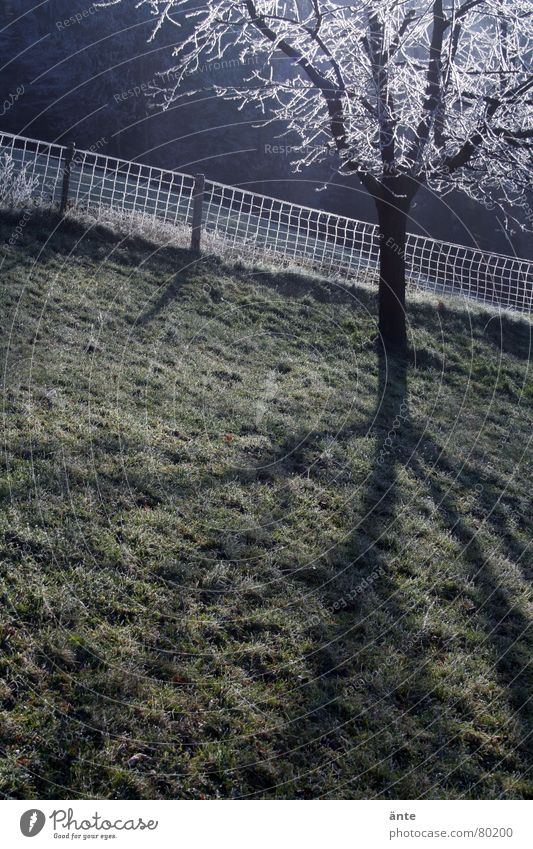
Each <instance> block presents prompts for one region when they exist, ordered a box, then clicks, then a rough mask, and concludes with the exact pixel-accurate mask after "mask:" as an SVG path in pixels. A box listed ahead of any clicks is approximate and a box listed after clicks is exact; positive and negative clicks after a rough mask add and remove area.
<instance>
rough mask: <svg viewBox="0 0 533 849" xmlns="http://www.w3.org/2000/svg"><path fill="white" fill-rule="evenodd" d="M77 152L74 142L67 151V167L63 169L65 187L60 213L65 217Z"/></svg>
mask: <svg viewBox="0 0 533 849" xmlns="http://www.w3.org/2000/svg"><path fill="white" fill-rule="evenodd" d="M75 150H76V146H75V144H74V142H71V143H70V144H69V146H68V147H67V149H66V153H65V165H64V167H63V185H62V187H61V203H60V205H59V213H60V215H63V213H64V212H65V211H66V208H67V203H68V188H69V183H70V170H71V168H70V166H71V165H72V160H73V159H74V151H75Z"/></svg>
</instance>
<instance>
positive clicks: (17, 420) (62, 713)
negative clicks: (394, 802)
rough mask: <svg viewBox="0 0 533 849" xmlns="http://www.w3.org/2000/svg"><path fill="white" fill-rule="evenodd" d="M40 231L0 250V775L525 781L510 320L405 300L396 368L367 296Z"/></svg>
mask: <svg viewBox="0 0 533 849" xmlns="http://www.w3.org/2000/svg"><path fill="white" fill-rule="evenodd" d="M16 224H17V220H16V219H15V218H13V217H11V218H7V217H5V216H4V218H3V219H2V221H1V223H0V229H1V231H2V232H1V237H2V242H3V243H4V244H5V243H6V242H9V240H10V238H11V234H12V233H13V232H14V228H15V226H16ZM56 224H57V221H56V220H51V221H49V222H47V221H46V220H41V219H39V218H38V217H37V216H34V218H33V219H32V220H30V221H27V222H26V224H25V226H24V227H22V228H21V230H19V232H18V235H17V236H16V237H13V238H12V239H11V241H12V244H11V246H10V247H9V248H8V249H6V251H5V259H4V261H3V266H2V320H3V330H2V363H3V364H4V365H5V372H4V390H5V392H4V409H3V413H4V415H3V424H2V435H3V447H4V451H3V453H2V461H1V467H0V499H1V508H2V509H1V513H0V593H1V595H2V611H1V621H0V648H1V656H0V704H1V745H2V756H3V757H2V763H1V767H0V790H1V792H2V793H3V794H4V795H5V796H7V797H11V798H76V797H78V796H81V797H87V796H89V797H98V798H217V797H242V796H244V797H254V796H258V797H263V798H316V797H327V798H374V797H379V798H404V799H405V798H419V797H423V798H462V797H466V798H490V799H492V798H500V797H503V798H524V797H526V796H528V795H529V796H530V795H531V793H532V789H533V788H532V782H531V773H530V768H531V745H530V743H531V737H530V736H529V735H530V734H531V710H530V706H531V703H530V701H529V699H530V698H531V679H530V678H529V679H528V670H527V664H528V661H529V660H530V657H531V644H529V645H528V642H527V626H528V624H529V621H530V616H531V595H530V586H531V584H530V579H531V567H530V566H528V561H529V560H530V558H529V557H528V554H529V552H528V549H527V546H528V542H529V538H530V531H531V526H530V524H529V522H530V516H531V490H532V480H531V454H530V453H529V454H528V444H529V440H530V438H531V433H532V427H531V401H532V384H531V376H530V373H529V358H530V341H531V326H530V324H529V323H528V322H527V321H526V320H525V319H521V318H513V317H510V316H502V317H501V318H500V317H499V316H497V315H496V314H494V313H490V312H488V311H486V310H485V311H483V310H481V309H474V308H472V309H469V310H467V309H466V308H465V307H464V306H463V305H462V304H460V303H459V302H455V303H454V302H452V301H447V302H446V303H444V304H442V303H439V302H438V301H436V300H431V299H422V298H417V299H414V300H412V301H411V302H410V304H409V316H410V328H409V332H410V341H411V346H412V349H413V355H412V357H411V359H410V362H409V364H408V365H406V366H405V365H402V364H401V363H400V362H395V361H393V360H390V359H389V360H388V361H387V360H385V359H384V358H383V357H380V356H379V353H378V352H377V350H376V346H375V345H374V344H373V341H372V340H373V339H374V337H375V334H376V328H375V318H374V316H375V315H376V303H375V296H374V294H373V293H372V292H370V291H369V290H368V289H364V288H354V289H352V290H350V291H346V290H343V289H341V288H339V287H336V286H334V285H328V284H327V283H324V282H320V281H317V280H312V279H305V278H302V277H297V276H294V275H290V274H284V273H283V272H278V273H274V272H259V271H256V272H255V273H254V272H253V271H251V270H246V269H244V268H239V267H231V266H230V265H228V264H226V265H225V264H223V263H222V262H221V261H216V260H214V259H205V260H203V261H202V262H200V263H194V262H193V261H192V257H191V256H190V255H189V254H187V252H186V251H183V250H179V249H170V248H166V249H163V248H158V247H157V246H156V245H150V244H148V243H146V242H143V241H141V240H139V239H137V240H129V241H120V240H119V238H118V237H117V236H114V235H113V234H112V233H110V232H108V231H106V230H104V229H103V228H96V229H94V230H93V231H92V232H91V233H90V234H87V235H84V234H83V231H82V230H81V228H80V227H79V225H77V224H76V223H75V222H70V223H67V224H64V225H62V226H61V227H59V228H58V229H57V231H56V232H54V233H53V234H52V229H53V226H55V225H56ZM49 237H50V238H49ZM176 272H178V273H177V276H175V275H176Z"/></svg>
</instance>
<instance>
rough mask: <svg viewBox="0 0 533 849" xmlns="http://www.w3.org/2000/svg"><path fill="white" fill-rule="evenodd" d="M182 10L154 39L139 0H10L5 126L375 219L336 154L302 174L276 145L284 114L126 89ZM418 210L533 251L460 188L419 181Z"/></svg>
mask: <svg viewBox="0 0 533 849" xmlns="http://www.w3.org/2000/svg"><path fill="white" fill-rule="evenodd" d="M194 5H195V3H194V2H191V3H190V7H191V8H192V7H193V6H194ZM77 12H81V13H83V12H85V13H86V15H85V17H84V19H83V20H82V21H81V22H80V23H77V22H68V19H69V18H71V16H73V15H75V14H76V13H77ZM178 17H179V18H180V20H181V21H182V22H183V29H178V28H173V27H167V28H166V29H164V30H162V31H161V32H160V33H159V35H158V36H157V38H156V40H155V41H153V42H148V38H149V35H150V33H151V29H152V27H153V21H154V19H153V18H152V17H151V16H150V14H149V10H148V9H146V8H144V9H138V10H135V9H134V8H133V3H126V2H125V3H122V4H119V5H118V6H114V7H110V8H108V9H99V10H96V11H95V10H94V7H92V6H91V4H90V3H89V2H87V0H45V2H42V3H41V4H40V5H39V4H38V3H37V4H36V5H34V7H33V9H32V10H30V11H28V4H27V3H26V2H23V0H3V2H2V4H1V10H0V57H1V58H0V67H1V68H2V70H1V74H2V98H1V99H0V100H1V101H2V104H1V105H0V130H4V131H8V132H12V133H17V134H20V135H25V136H29V137H31V138H37V139H45V140H47V141H57V142H59V143H62V144H65V143H67V142H68V141H75V142H76V144H77V146H78V147H80V148H90V147H93V146H95V147H97V149H98V151H99V152H105V153H109V154H111V155H114V156H119V157H122V158H124V159H138V160H139V161H142V162H145V163H148V164H152V165H159V166H163V167H165V168H171V169H175V170H182V171H187V172H191V173H193V172H195V171H203V172H204V173H205V174H206V176H208V177H210V178H211V179H215V180H218V181H219V182H223V183H229V184H238V185H241V186H246V187H249V188H251V189H254V190H255V191H258V192H262V193H264V194H268V195H272V196H277V197H281V198H284V199H287V200H292V201H294V202H296V203H300V204H304V205H308V206H314V207H322V208H323V209H326V210H328V211H332V212H337V213H339V214H343V215H348V216H350V217H353V218H359V219H362V220H367V221H375V215H374V208H373V203H372V201H371V200H370V198H369V197H368V196H367V194H366V192H365V191H364V189H363V188H362V187H361V185H360V184H359V182H358V181H357V180H356V179H354V178H351V179H344V178H340V177H339V176H338V175H336V174H335V172H334V166H335V159H334V158H331V157H330V158H329V161H327V162H324V163H322V164H321V165H317V166H313V167H311V168H306V169H305V170H304V171H303V172H302V173H299V174H295V173H294V172H293V171H292V169H291V156H286V155H284V154H274V153H268V152H267V151H268V146H269V145H271V146H274V145H276V144H277V145H283V144H285V145H287V144H291V143H292V144H294V143H295V142H296V139H294V138H293V139H291V138H287V137H284V138H279V134H280V133H281V132H282V130H283V128H282V127H281V126H278V127H276V126H273V125H269V126H267V127H258V126H257V121H258V114H257V113H256V112H255V110H253V109H251V108H250V109H247V110H246V109H245V110H242V111H238V108H237V104H236V103H234V102H228V101H223V100H221V99H219V98H216V97H215V96H214V95H213V94H211V93H209V92H207V91H206V92H205V93H204V94H202V95H198V94H197V95H194V96H191V97H190V98H187V99H186V100H185V101H184V102H182V103H180V104H178V105H175V106H173V107H172V108H171V109H169V110H168V111H167V112H163V111H161V110H160V109H157V108H154V107H153V106H151V105H150V103H151V101H150V100H149V99H148V98H147V97H146V96H145V95H144V94H143V93H141V94H139V95H134V94H128V95H127V96H125V97H123V93H124V92H128V91H129V90H131V89H133V87H134V86H141V85H143V84H145V85H146V84H148V83H149V82H150V81H151V80H153V79H154V76H155V74H156V73H157V72H159V71H165V70H166V69H167V68H168V67H170V66H171V64H172V55H171V53H172V43H173V41H172V39H174V41H177V40H179V39H181V38H182V37H183V35H182V33H183V32H185V31H186V29H187V28H188V27H190V26H191V25H192V24H191V23H190V22H187V21H186V20H185V19H184V17H183V14H181V15H179V16H178ZM67 22H68V23H67ZM249 71H250V69H249V68H247V67H243V66H237V67H232V68H227V67H226V68H222V69H216V68H214V67H206V68H205V69H204V70H203V72H202V73H199V74H198V75H196V76H195V77H194V78H192V77H191V79H190V80H189V82H188V86H187V87H188V88H190V89H191V91H192V90H193V89H195V88H198V87H202V86H204V87H207V86H208V85H209V84H210V82H212V81H214V80H217V81H219V82H220V81H228V80H232V81H234V82H236V83H237V82H238V81H239V80H240V79H242V78H243V77H245V76H246V75H247V73H249ZM17 90H18V92H19V94H18V96H17ZM13 101H14V102H13ZM292 158H297V156H294V157H292ZM325 184H326V188H325V189H323V190H320V189H321V187H322V186H324V185H325ZM411 215H412V221H411V224H410V228H409V229H410V230H411V231H413V232H420V233H426V234H428V235H430V236H433V237H435V238H440V239H443V240H447V241H451V242H458V243H461V244H469V245H478V246H480V247H481V248H483V249H485V250H492V251H499V252H502V253H517V254H519V255H522V256H528V257H533V246H532V245H531V240H530V237H529V235H528V234H527V233H526V234H525V233H523V232H520V231H518V232H513V231H506V229H505V224H504V222H503V218H502V217H498V216H497V215H496V214H495V213H491V212H489V211H488V210H486V209H485V208H484V207H482V206H480V205H479V204H477V203H475V202H473V201H470V200H469V199H468V198H466V197H465V196H463V195H457V194H452V195H449V196H448V197H447V198H446V199H444V200H442V199H439V198H437V197H434V196H432V195H431V194H430V193H428V192H422V193H420V194H419V196H418V198H417V200H416V202H415V206H414V208H413V209H412V212H411ZM500 218H501V220H500Z"/></svg>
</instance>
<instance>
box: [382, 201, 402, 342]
mask: <svg viewBox="0 0 533 849" xmlns="http://www.w3.org/2000/svg"><path fill="white" fill-rule="evenodd" d="M376 206H377V212H378V221H379V240H380V250H379V331H380V334H381V339H382V343H383V345H384V347H385V350H386V351H388V352H389V353H391V354H399V355H404V354H405V353H406V351H407V333H406V321H405V244H406V231H407V212H408V204H407V202H406V203H404V204H402V205H401V206H399V205H398V203H397V202H396V203H392V202H391V203H387V202H385V201H383V200H376Z"/></svg>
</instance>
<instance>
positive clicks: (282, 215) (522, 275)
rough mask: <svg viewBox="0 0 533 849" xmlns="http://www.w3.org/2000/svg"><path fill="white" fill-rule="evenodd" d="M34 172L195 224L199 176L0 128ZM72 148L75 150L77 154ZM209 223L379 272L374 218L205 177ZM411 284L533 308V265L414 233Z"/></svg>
mask: <svg viewBox="0 0 533 849" xmlns="http://www.w3.org/2000/svg"><path fill="white" fill-rule="evenodd" d="M4 155H7V156H9V157H11V159H12V161H13V162H14V164H15V167H16V169H17V171H22V170H23V169H24V172H25V174H26V175H27V177H28V178H33V179H34V181H35V183H34V187H33V196H34V198H35V199H36V201H37V202H39V203H41V204H44V205H51V206H53V205H56V204H57V205H59V204H60V203H61V196H62V191H63V187H64V176H65V173H67V176H68V194H67V199H68V202H69V204H71V205H73V206H76V207H81V208H85V209H92V210H95V211H98V210H102V209H112V210H116V211H118V212H123V213H130V212H134V213H136V214H138V215H140V216H141V217H142V219H151V220H152V221H154V222H157V221H161V222H166V223H169V224H172V225H182V226H184V227H187V228H190V227H191V226H192V215H193V196H194V178H193V177H192V176H190V175H188V174H182V173H179V172H177V171H169V170H165V169H162V168H153V167H151V166H148V165H143V164H140V163H138V162H129V161H126V160H122V159H116V158H115V157H112V156H106V155H105V154H101V153H98V152H92V151H86V150H76V151H75V152H74V154H73V156H72V161H71V162H70V164H69V151H68V149H67V148H66V147H63V146H61V145H57V144H50V143H48V142H43V141H38V140H36V139H28V138H24V137H22V136H15V135H12V134H10V133H0V157H1V158H2V159H3V157H4ZM70 155H72V154H70ZM202 228H203V230H204V232H206V233H209V234H212V235H213V236H215V237H216V238H217V239H219V240H220V242H221V243H222V244H223V245H224V249H225V250H226V249H229V250H230V251H231V250H234V251H235V252H236V253H243V252H246V254H247V256H251V257H252V258H255V259H258V260H259V259H261V258H264V257H265V256H266V257H271V258H273V259H274V260H275V261H276V262H277V263H279V262H281V263H287V264H290V265H295V266H302V267H305V268H312V269H313V270H315V271H317V272H320V273H322V274H326V275H329V276H335V277H338V278H342V279H345V280H352V281H354V282H355V281H356V280H357V278H358V277H360V275H361V272H366V273H369V275H370V277H371V278H377V266H378V258H379V231H378V228H377V226H376V225H374V224H368V223H366V222H363V221H357V220H355V219H353V218H346V217H344V216H341V215H335V214H333V213H329V212H324V211H322V210H319V209H312V208H310V207H305V206H299V205H297V204H293V203H288V202H286V201H282V200H279V199H276V198H272V197H268V196H266V195H260V194H256V193H254V192H249V191H246V190H244V189H240V188H237V187H233V186H226V185H223V184H222V183H217V182H213V181H209V180H206V181H205V188H204V193H203V216H202ZM406 267H407V278H408V286H409V288H411V289H415V290H424V291H430V292H435V293H442V294H451V295H459V296H462V297H466V298H472V299H474V300H476V301H481V302H483V303H490V304H493V305H496V306H501V307H503V308H506V309H512V310H516V311H519V312H525V313H529V312H531V311H532V309H533V263H531V262H529V261H528V260H525V259H520V258H517V257H512V256H505V255H503V254H496V253H489V252H486V251H480V250H477V249H474V248H469V247H465V246H463V245H454V244H451V243H448V242H441V241H438V240H435V239H429V238H426V237H424V236H417V235H414V234H412V233H410V234H409V235H408V237H407V245H406Z"/></svg>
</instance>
